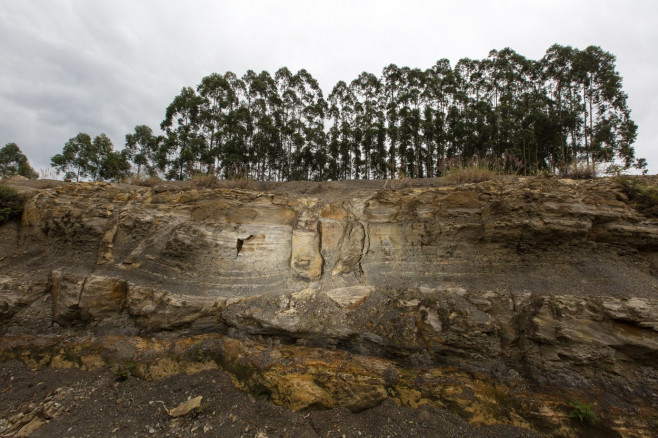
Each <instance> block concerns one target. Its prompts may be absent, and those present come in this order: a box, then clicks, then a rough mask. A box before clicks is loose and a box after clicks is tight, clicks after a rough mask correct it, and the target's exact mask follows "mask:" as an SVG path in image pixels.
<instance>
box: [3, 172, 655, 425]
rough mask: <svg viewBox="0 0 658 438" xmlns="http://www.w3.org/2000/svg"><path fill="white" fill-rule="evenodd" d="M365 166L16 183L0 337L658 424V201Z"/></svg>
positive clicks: (44, 346) (284, 395)
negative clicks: (226, 184) (264, 179)
mask: <svg viewBox="0 0 658 438" xmlns="http://www.w3.org/2000/svg"><path fill="white" fill-rule="evenodd" d="M370 186H371V187H367V184H363V185H361V186H360V185H359V184H356V183H355V184H353V185H352V186H350V185H349V184H347V183H342V184H341V183H322V184H313V183H308V184H307V185H305V186H302V185H299V184H298V185H294V184H290V185H287V186H286V185H276V186H273V187H272V188H271V189H269V190H262V191H257V190H244V189H227V188H216V189H202V188H190V187H187V188H185V187H181V186H176V185H166V184H164V185H162V186H158V187H154V188H145V187H135V186H118V185H114V186H113V185H108V184H103V183H97V184H87V183H81V184H65V185H58V186H57V187H53V188H49V189H41V190H36V189H29V188H27V187H22V188H21V187H19V188H21V190H23V191H25V192H26V194H27V196H28V200H27V202H26V205H25V210H24V213H23V217H22V219H21V222H20V223H9V224H6V225H4V226H2V227H1V228H0V254H1V256H0V334H2V336H3V338H2V355H3V357H22V358H23V359H24V360H26V361H33V362H34V363H35V364H41V365H48V364H50V365H51V366H54V365H55V364H57V363H60V364H61V363H62V360H63V359H62V358H63V357H64V358H66V357H68V358H69V359H67V360H68V362H67V363H69V365H73V366H80V367H83V368H84V367H89V366H88V362H89V361H90V360H91V361H92V362H93V363H97V362H98V363H101V364H106V365H107V364H110V363H113V362H116V361H120V360H128V358H129V357H132V358H133V359H134V358H135V357H140V358H141V359H140V363H141V364H143V366H142V368H141V371H140V372H141V374H142V375H143V376H144V377H147V378H156V377H157V376H156V375H154V374H153V373H155V374H158V372H161V371H157V370H161V369H162V367H163V365H162V363H163V362H162V361H165V360H171V358H167V355H166V354H165V351H169V350H171V351H173V350H176V349H178V350H176V351H178V355H179V356H178V357H179V359H180V357H187V356H190V355H191V356H190V357H194V356H195V355H194V354H192V353H194V351H196V352H197V353H198V354H197V355H196V356H198V357H197V359H199V360H198V361H197V362H201V363H205V364H207V363H210V362H211V361H212V364H213V366H219V367H222V368H224V369H226V370H227V371H229V372H231V373H232V374H233V375H234V376H235V381H236V384H238V385H240V386H241V387H243V388H244V389H246V390H249V391H252V392H254V391H255V392H258V393H262V394H266V395H268V396H269V397H270V398H271V399H272V400H274V401H275V402H278V403H281V404H284V405H287V406H289V407H291V408H293V409H304V408H309V407H335V406H345V407H349V408H351V409H353V410H359V409H365V408H368V407H370V406H374V405H376V404H378V403H380V402H381V401H382V400H384V399H385V398H392V399H394V400H395V401H397V402H398V403H401V404H406V405H410V406H417V405H418V404H423V403H434V404H438V405H442V406H448V407H451V408H453V409H455V410H457V411H458V412H460V414H462V415H463V416H465V417H467V418H470V419H471V420H472V421H475V422H480V423H492V422H507V423H513V424H516V425H520V426H524V427H530V428H535V429H537V430H540V431H541V432H542V433H545V434H548V435H555V436H560V435H569V434H576V433H583V434H585V435H586V434H588V433H591V430H590V429H591V428H596V431H597V432H596V433H598V434H600V435H605V434H608V435H609V436H652V433H656V432H655V431H656V427H657V425H658V278H657V277H656V268H657V266H656V265H657V264H658V257H657V251H658V222H657V221H656V220H655V219H651V218H647V217H644V216H643V215H642V214H640V213H639V212H638V211H636V210H635V209H634V208H633V207H632V205H631V204H630V203H629V201H628V199H627V198H626V196H625V195H624V193H623V192H622V191H621V189H620V187H619V185H618V183H617V182H615V181H614V180H595V181H584V182H575V181H571V180H557V179H550V178H528V179H525V178H516V177H508V178H500V179H496V180H492V181H487V182H483V183H479V184H467V185H462V186H457V187H455V186H447V185H442V184H441V183H440V182H436V183H435V184H434V185H433V186H432V185H429V186H427V187H406V188H398V189H390V188H381V187H382V186H383V184H380V187H379V188H377V187H373V186H374V183H371V184H370ZM300 187H303V188H300ZM83 338H84V340H81V339H83ZM89 339H95V341H89ZM117 339H121V341H118V340H117ZM156 339H157V340H158V341H156ZM191 339H194V341H193V342H192V341H190V340H191ZM90 342H91V343H90ZM186 342H187V343H186ZM181 343H184V344H185V343H186V344H185V345H188V344H189V345H192V344H193V345H196V347H195V348H196V350H194V351H192V353H190V351H188V350H189V348H188V347H189V345H188V347H185V348H183V347H181V346H180V345H182V344H181ZM190 343H191V344H190ZM124 344H125V345H130V346H131V347H130V348H128V347H125V345H124ZM161 344H162V345H161ZM164 344H166V345H168V347H165V346H164ZM121 345H123V347H121ZM259 345H260V346H259ZM81 346H84V348H85V349H86V350H88V351H92V353H88V354H82V353H80V349H81V348H82V347H81ZM124 347H125V348H124ZM126 348H127V351H130V352H131V353H130V354H126V353H125V352H124V353H122V351H124V350H126ZM186 348H187V350H186ZM264 355H266V356H267V359H263V357H264ZM89 356H92V359H93V360H92V359H89ZM72 357H73V359H72ZM57 358H59V359H57ZM94 358H95V359H94ZM245 358H248V359H245ZM96 359H98V360H96ZM188 359H189V358H188ZM188 359H180V360H179V363H178V365H175V366H173V365H171V366H169V367H164V368H165V369H168V370H169V371H168V372H170V373H171V372H178V371H180V370H182V369H184V368H185V366H187V365H181V364H180V363H183V362H184V363H187V362H185V361H188V362H189V361H191V359H189V360H188ZM53 361H55V364H53ZM57 361H59V362H57ZM85 361H87V362H85ZM94 361H95V362H94ZM181 361H182V362H181ZM158 364H159V365H158ZM188 365H189V364H188ZM177 367H178V368H177ZM181 367H182V368H181ZM162 372H164V371H162ZM165 374H166V372H165ZM573 400H580V401H584V402H589V403H590V404H592V405H594V406H595V407H597V409H598V416H599V421H598V423H597V425H596V426H582V425H580V424H579V423H577V422H573V421H571V420H570V419H569V418H568V417H567V413H568V410H569V408H568V403H569V402H570V401H573ZM501 405H503V406H504V408H500V406H501ZM501 409H502V410H501ZM587 427H589V428H590V429H587ZM583 428H585V429H583Z"/></svg>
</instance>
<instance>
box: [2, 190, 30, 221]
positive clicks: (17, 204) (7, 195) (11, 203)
mask: <svg viewBox="0 0 658 438" xmlns="http://www.w3.org/2000/svg"><path fill="white" fill-rule="evenodd" d="M24 203H25V199H24V197H23V196H22V195H21V194H20V193H18V191H16V189H14V188H12V187H8V186H0V225H2V224H4V223H6V222H8V221H10V220H15V219H19V218H20V217H21V214H22V213H23V204H24Z"/></svg>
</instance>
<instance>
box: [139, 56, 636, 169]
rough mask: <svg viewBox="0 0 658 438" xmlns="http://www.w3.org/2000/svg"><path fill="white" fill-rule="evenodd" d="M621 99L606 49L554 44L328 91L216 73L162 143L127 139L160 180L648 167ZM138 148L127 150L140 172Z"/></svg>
mask: <svg viewBox="0 0 658 438" xmlns="http://www.w3.org/2000/svg"><path fill="white" fill-rule="evenodd" d="M626 100H627V96H626V94H625V93H624V92H623V90H622V81H621V77H620V76H619V73H618V72H617V71H616V67H615V57H614V56H613V55H612V54H610V53H608V52H605V51H603V50H602V49H601V48H600V47H596V46H590V47H587V48H586V49H584V50H579V49H575V48H572V47H569V46H566V47H565V46H560V45H554V46H552V47H550V48H549V49H548V50H547V51H546V54H545V56H544V57H543V58H542V59H540V60H538V61H534V60H531V59H527V58H525V57H523V56H522V55H520V54H518V53H516V52H515V51H513V50H512V49H509V48H505V49H503V50H500V51H497V50H493V51H491V52H490V53H489V56H488V57H487V58H486V59H482V60H473V59H462V60H460V61H459V62H457V64H456V65H454V66H451V65H450V62H449V61H448V60H445V59H442V60H439V61H437V63H436V64H435V65H434V66H432V67H431V68H429V69H426V70H421V69H418V68H409V67H398V66H396V65H394V64H391V65H389V66H387V67H385V68H384V69H383V71H382V74H381V75H380V76H379V77H378V76H376V75H374V74H372V73H368V72H363V73H361V74H360V75H359V76H358V77H357V78H356V79H354V80H353V81H351V82H345V81H339V82H338V83H337V84H336V85H335V87H334V88H333V89H332V91H331V93H330V94H329V95H328V97H327V98H326V99H325V98H324V96H323V93H322V90H320V88H319V86H318V83H317V81H316V80H315V79H314V78H313V77H312V76H311V75H310V73H309V72H307V71H306V70H303V69H302V70H300V71H298V72H297V73H293V72H291V71H290V70H288V69H287V68H285V67H284V68H281V69H279V70H278V71H277V72H276V73H275V74H274V76H272V75H270V73H268V72H267V71H263V72H260V73H256V72H254V71H251V70H250V71H248V72H247V73H246V74H245V75H244V76H242V77H241V78H240V77H237V76H236V75H235V74H234V73H232V72H227V73H225V74H223V75H221V74H217V73H213V74H211V75H209V76H207V77H205V78H203V79H202V80H201V83H200V84H199V86H198V87H197V88H196V90H195V89H194V88H191V87H185V88H183V89H182V90H181V92H180V94H179V95H178V96H176V97H175V98H174V100H173V102H172V103H171V104H170V105H169V106H168V107H167V110H166V115H165V120H163V122H162V124H161V128H162V129H163V130H165V131H166V137H164V138H162V140H161V141H160V146H159V147H157V148H155V147H154V146H153V145H150V142H151V140H152V138H153V135H152V133H151V132H150V129H149V128H148V127H139V128H140V130H139V131H140V132H138V129H137V128H136V132H135V134H130V136H131V137H130V139H129V140H130V141H127V146H130V147H131V148H132V149H131V150H133V149H134V150H140V151H141V150H146V151H150V152H148V154H151V155H152V158H150V160H152V162H153V163H157V165H154V164H150V166H151V167H157V169H158V171H160V172H162V173H163V174H164V175H165V176H166V177H167V178H169V179H188V178H190V177H192V176H193V175H194V174H196V173H199V172H201V173H212V174H216V175H219V176H220V177H224V178H227V179H235V178H247V179H252V180H260V181H263V180H276V181H281V180H327V179H330V180H335V179H358V178H363V179H370V178H386V179H390V178H394V177H396V176H398V175H401V174H404V175H405V176H407V177H409V178H422V177H432V176H441V175H444V174H445V173H446V169H445V168H444V167H443V164H442V163H444V162H445V161H450V160H457V161H459V162H460V165H461V166H462V167H467V166H468V165H469V164H471V163H473V162H475V163H476V164H477V165H482V162H483V161H486V160H490V161H492V162H493V161H496V162H498V165H497V166H496V167H495V168H494V167H492V166H489V165H487V164H484V166H485V167H488V168H489V169H490V170H495V171H500V172H504V173H519V174H526V175H527V174H536V173H540V172H550V173H553V174H554V173H556V172H557V170H558V169H570V168H571V166H572V165H573V164H574V163H581V162H587V163H589V169H596V168H597V166H599V167H601V164H611V165H612V167H611V168H614V167H615V166H616V167H617V168H619V169H622V170H625V169H629V168H630V167H637V168H638V169H641V170H642V169H646V160H643V159H638V160H635V161H634V159H635V158H634V154H635V151H634V149H633V146H632V144H633V143H634V141H635V138H636V136H637V126H636V125H635V123H634V122H633V121H632V120H631V119H630V110H629V109H628V107H627V104H626ZM325 124H328V125H329V128H328V129H325ZM127 140H128V137H127ZM149 145H150V146H149ZM155 149H157V152H155V153H154V152H153V151H154V150H155ZM140 154H141V155H140ZM146 155H147V153H141V152H140V153H137V152H135V153H134V154H133V155H131V157H133V163H135V165H137V166H138V170H137V173H138V174H139V173H140V169H141V167H140V166H142V165H145V166H146V165H147V164H146V163H147V161H148V160H149V159H147V158H145V157H146ZM570 172H571V174H570V175H569V176H571V177H588V176H589V173H590V172H587V174H586V173H585V172H582V171H581V170H580V168H578V167H575V170H574V171H570ZM485 173H486V171H485V172H479V173H478V174H477V175H475V176H473V177H474V178H478V176H484V175H483V174H485ZM591 175H592V176H594V171H593V170H592V171H591Z"/></svg>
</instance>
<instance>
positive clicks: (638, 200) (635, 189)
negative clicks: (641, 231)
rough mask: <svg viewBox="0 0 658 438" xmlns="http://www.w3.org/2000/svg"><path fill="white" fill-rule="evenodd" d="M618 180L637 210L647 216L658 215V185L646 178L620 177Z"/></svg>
mask: <svg viewBox="0 0 658 438" xmlns="http://www.w3.org/2000/svg"><path fill="white" fill-rule="evenodd" d="M618 181H619V184H620V185H621V189H622V191H623V192H624V193H625V194H626V196H628V200H629V201H630V202H631V203H632V204H633V206H634V207H635V208H636V209H637V211H639V212H640V213H642V214H643V215H644V216H646V217H658V187H656V186H655V185H650V184H649V183H648V182H647V180H646V179H644V178H631V177H620V178H619V179H618Z"/></svg>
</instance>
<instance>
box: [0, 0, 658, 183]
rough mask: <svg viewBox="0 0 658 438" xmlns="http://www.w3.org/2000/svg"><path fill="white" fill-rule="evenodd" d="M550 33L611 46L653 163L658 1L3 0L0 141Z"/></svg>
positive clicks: (45, 137)
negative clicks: (205, 82) (289, 78)
mask: <svg viewBox="0 0 658 438" xmlns="http://www.w3.org/2000/svg"><path fill="white" fill-rule="evenodd" d="M554 43H559V44H562V45H571V46H574V47H577V48H580V49H584V48H585V47H587V46H589V45H598V46H601V47H602V48H603V49H604V50H606V51H609V52H611V53H613V54H614V55H616V57H617V69H618V71H619V72H620V74H621V76H622V77H623V79H624V89H625V91H626V93H627V94H628V96H629V107H630V108H631V110H632V113H631V117H632V118H633V120H635V122H636V123H637V124H638V125H639V135H638V139H637V142H636V143H635V148H636V155H637V156H638V157H646V158H647V160H648V161H649V169H650V173H652V174H655V173H657V172H658V148H656V145H657V144H658V123H656V114H657V111H656V109H655V108H656V106H657V105H658V80H656V78H657V76H658V56H657V54H656V50H657V49H656V47H658V2H656V1H655V0H637V1H627V2H619V1H602V0H596V1H594V0H591V1H589V0H588V1H579V0H569V1H562V0H559V1H558V0H542V1H528V0H525V1H512V0H510V1H495V2H494V1H465V0H462V1H439V0H434V1H429V0H428V1H413V0H405V1H401V0H391V1H389V0H377V1H370V0H368V1H360V0H347V1H342V0H333V1H311V0H299V1H293V0H285V1H284V0H280V1H275V0H269V1H265V0H264V1H248V0H242V1H210V0H208V1H185V2H184V1H180V0H177V1H170V0H157V1H156V0H152V1H146V0H145V1H136V0H125V1H124V0H93V1H92V0H69V1H64V0H20V1H19V0H4V1H2V3H1V4H0V147H1V146H2V145H4V144H6V143H9V142H15V143H17V144H18V145H19V146H20V147H21V149H22V150H23V152H24V153H25V154H26V155H27V156H28V158H29V159H30V161H31V163H32V165H33V167H34V168H35V169H37V170H39V171H41V170H44V169H47V168H48V167H49V163H50V157H51V156H53V155H54V154H56V153H59V152H61V150H62V147H63V146H64V143H65V142H66V141H67V140H68V139H69V138H71V137H73V136H75V135H76V134H77V133H78V132H87V133H88V134H90V135H91V136H92V137H94V136H96V135H98V134H100V133H102V132H105V133H107V134H108V135H109V136H110V138H111V139H112V141H113V142H114V145H115V148H116V149H122V148H123V145H124V140H125V135H126V134H127V133H129V132H132V130H133V128H134V127H135V126H136V125H140V124H147V125H150V126H151V127H153V128H154V129H156V128H158V127H159V125H160V122H161V121H162V119H163V118H164V113H165V108H166V107H167V105H168V104H169V103H170V102H171V101H172V100H173V98H174V96H176V95H177V94H178V93H179V91H180V89H181V88H182V87H184V86H192V87H196V85H198V83H199V82H200V80H201V78H203V77H204V76H206V75H208V74H210V73H213V72H218V73H224V72H226V71H233V72H234V73H236V74H237V75H239V76H242V75H243V74H244V73H245V72H246V71H247V70H248V69H252V70H254V71H257V72H259V71H261V70H268V71H269V72H270V73H272V74H273V73H274V72H275V71H276V70H277V69H278V68H279V67H283V66H286V67H288V68H289V69H290V70H292V71H297V70H298V69H300V68H305V69H307V70H308V71H309V72H310V73H311V74H312V75H313V76H314V77H315V78H316V79H317V80H318V81H319V82H320V85H321V86H322V89H323V91H324V93H325V95H327V94H329V92H330V91H331V89H332V87H333V85H334V84H335V83H336V82H337V81H339V80H345V81H351V80H352V79H354V78H356V76H357V75H358V74H359V73H360V72H362V71H368V72H371V73H374V74H376V75H378V76H379V74H380V73H381V70H382V68H383V67H384V66H386V65H388V64H390V63H395V64H397V65H398V66H408V67H418V68H422V69H425V68H428V67H430V66H431V65H432V64H434V62H435V61H436V60H438V59H440V58H448V59H449V60H450V61H451V63H452V65H454V64H455V63H456V62H457V61H458V60H459V59H460V58H464V57H468V58H475V59H483V58H486V57H487V54H488V53H489V51H490V50H491V49H502V48H504V47H510V48H512V49H514V50H515V51H517V52H518V53H520V54H522V55H524V56H526V57H528V58H531V59H539V58H541V57H542V56H543V54H544V52H545V51H546V49H547V48H548V47H550V46H551V45H552V44H554ZM158 129H159V128H158Z"/></svg>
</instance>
